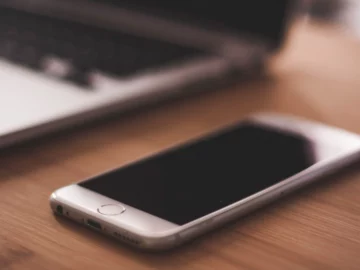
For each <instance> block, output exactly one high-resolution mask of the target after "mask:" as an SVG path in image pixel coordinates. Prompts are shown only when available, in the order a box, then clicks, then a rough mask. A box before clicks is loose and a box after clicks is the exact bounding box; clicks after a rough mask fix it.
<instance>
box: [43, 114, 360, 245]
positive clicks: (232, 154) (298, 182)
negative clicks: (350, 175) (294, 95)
mask: <svg viewBox="0 0 360 270" xmlns="http://www.w3.org/2000/svg"><path fill="white" fill-rule="evenodd" d="M359 157H360V137H359V136H358V135H356V134H352V133H350V132H347V131H344V130H341V129H337V128H333V127H328V126H325V125H322V124H318V123H314V122H310V121H307V120H304V119H300V118H295V117H292V116H285V115H279V114H257V115H251V116H249V117H248V118H247V119H245V120H243V121H241V122H239V123H237V124H235V125H232V126H230V127H227V128H224V129H221V130H219V131H217V132H214V133H211V134H209V135H208V136H205V137H202V138H199V139H195V140H192V141H190V142H188V143H185V144H182V145H179V146H176V147H173V148H171V149H167V150H165V151H163V152H161V153H158V154H155V155H152V156H150V157H147V158H144V159H141V160H139V161H136V162H132V163H130V164H127V165H126V166H123V167H121V168H117V169H114V170H111V171H109V172H106V173H104V174H101V175H98V176H95V177H92V178H91V179H87V180H85V181H82V182H80V183H76V184H73V185H70V186H66V187H63V188H61V189H59V190H57V191H55V192H54V193H53V194H52V195H51V197H50V202H51V203H50V204H51V208H52V210H53V211H54V212H55V213H56V214H58V215H61V216H64V217H67V218H70V219H72V220H74V221H76V222H78V223H81V224H83V225H85V226H87V227H90V228H92V229H94V230H96V231H99V232H101V233H104V234H106V235H109V236H112V237H115V238H117V239H119V240H121V241H123V242H125V243H128V244H130V245H132V246H135V247H138V248H141V249H149V250H163V249H169V248H172V247H175V246H178V245H180V244H182V243H184V242H186V241H189V240H191V239H193V238H195V237H197V236H199V235H202V234H204V233H205V232H207V231H209V230H213V229H214V228H216V227H218V226H221V225H223V224H225V223H227V222H229V221H231V220H234V219H236V218H239V217H240V216H242V215H244V214H246V213H249V212H250V211H252V210H254V209H256V208H259V207H261V206H263V205H265V204H268V203H270V202H271V201H274V200H275V199H277V198H279V197H281V196H283V195H284V194H287V193H289V192H292V191H294V190H296V189H298V188H300V187H302V186H304V185H306V184H309V183H311V182H313V181H315V180H317V179H320V178H321V177H322V176H324V175H326V174H329V173H331V172H334V171H335V170H338V169H340V168H342V167H344V166H346V165H349V164H350V163H352V162H354V161H355V160H357V159H359Z"/></svg>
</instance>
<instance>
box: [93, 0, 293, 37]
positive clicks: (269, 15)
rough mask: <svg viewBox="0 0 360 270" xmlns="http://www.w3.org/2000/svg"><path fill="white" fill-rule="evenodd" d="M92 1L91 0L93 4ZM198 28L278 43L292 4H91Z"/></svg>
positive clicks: (250, 0) (269, 0)
mask: <svg viewBox="0 0 360 270" xmlns="http://www.w3.org/2000/svg"><path fill="white" fill-rule="evenodd" d="M93 1H94V0H93ZM95 1H99V2H102V3H105V2H108V3H109V4H112V5H118V6H123V7H124V6H125V7H128V8H131V9H135V10H140V11H144V12H147V13H152V14H154V15H157V16H159V15H160V16H163V17H167V18H170V19H172V20H178V21H182V22H186V23H189V24H192V25H199V26H201V27H209V28H214V27H215V28H218V29H219V30H221V29H226V30H229V31H231V32H236V33H239V32H241V33H243V34H248V35H251V36H255V37H263V38H267V39H270V41H272V42H274V43H276V44H277V43H279V42H281V40H282V36H283V34H284V30H285V20H284V19H285V18H284V17H285V15H286V13H287V11H288V8H289V5H290V3H291V1H293V0H222V1H209V0H182V1H177V0H173V1H170V0H95Z"/></svg>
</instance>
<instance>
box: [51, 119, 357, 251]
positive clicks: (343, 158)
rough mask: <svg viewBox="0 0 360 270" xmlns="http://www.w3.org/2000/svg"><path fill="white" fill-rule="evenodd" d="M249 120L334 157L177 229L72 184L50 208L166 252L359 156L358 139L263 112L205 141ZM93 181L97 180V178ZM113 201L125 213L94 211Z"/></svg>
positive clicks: (58, 194) (55, 195)
mask: <svg viewBox="0 0 360 270" xmlns="http://www.w3.org/2000/svg"><path fill="white" fill-rule="evenodd" d="M249 121H250V122H251V123H254V124H256V125H261V126H268V127H271V128H275V129H278V130H282V131H284V132H287V133H295V134H299V135H301V136H305V137H307V138H308V139H310V140H311V141H313V142H314V144H315V145H316V147H317V148H318V149H319V151H317V150H316V149H315V152H316V153H315V154H318V155H321V154H322V151H321V149H323V148H324V146H325V147H326V150H329V149H330V148H331V147H336V149H335V148H334V150H333V151H334V155H333V157H331V158H329V159H325V160H323V161H320V162H318V163H316V164H315V165H313V166H311V167H310V168H308V169H306V170H304V171H302V172H300V173H299V174H296V175H294V176H292V177H290V178H287V179H285V180H283V181H281V182H279V183H277V184H275V185H273V186H271V187H269V188H267V189H264V190H261V191H259V192H257V193H255V194H253V195H251V196H249V197H247V198H245V199H242V200H240V201H238V202H236V203H234V204H232V205H229V206H227V207H225V208H222V209H220V210H218V211H215V212H213V213H211V214H209V215H206V216H203V217H201V218H199V219H197V220H194V221H192V222H190V223H187V224H185V225H182V226H180V225H177V224H173V223H171V222H169V221H166V220H163V219H161V218H158V217H155V216H153V215H150V214H148V213H145V212H143V211H140V210H138V209H135V208H133V207H131V206H129V205H126V204H123V203H121V202H117V201H115V200H112V199H110V198H107V197H105V196H103V195H101V194H98V193H95V192H93V191H90V190H87V189H85V188H83V187H81V186H79V185H77V184H74V185H70V186H67V187H64V188H61V189H59V190H57V191H55V192H54V193H53V194H52V196H51V199H50V201H51V207H52V209H53V210H54V211H55V212H56V206H57V205H62V206H63V207H65V208H66V209H67V211H71V216H72V218H73V219H75V220H76V221H78V222H80V223H84V220H86V219H89V218H91V219H94V220H95V221H98V222H100V223H101V224H102V226H103V230H102V232H103V233H106V234H110V235H113V234H114V233H119V231H121V232H120V233H121V234H123V235H124V234H125V235H130V236H131V237H132V238H136V239H137V242H138V243H137V245H138V246H139V247H142V248H147V249H166V248H169V247H172V246H176V245H178V244H180V243H182V242H184V241H187V240H189V239H191V238H193V237H195V236H197V235H200V234H202V233H204V232H206V231H209V230H211V229H213V228H214V227H217V226H220V225H222V224H224V223H226V222H227V221H228V220H231V219H235V218H237V217H239V216H241V215H243V214H245V213H248V212H249V211H252V210H254V209H256V208H258V207H261V206H262V205H264V204H267V203H269V202H270V201H273V200H275V199H277V198H278V197H281V196H283V195H284V194H286V193H289V192H291V191H292V190H295V189H297V188H300V187H301V186H304V185H306V184H308V183H310V182H312V181H315V180H316V179H318V178H319V177H321V176H323V175H325V174H327V173H331V172H332V171H334V170H336V169H339V168H341V167H343V166H345V165H347V164H349V163H351V162H353V161H355V160H356V159H358V158H359V157H360V137H359V136H357V135H355V134H352V133H350V132H347V131H344V130H341V129H338V128H334V127H328V126H325V125H322V124H319V123H314V122H311V121H308V120H304V119H301V118H296V117H292V116H284V115H279V114H269V113H263V114H257V115H252V116H250V117H248V118H246V119H244V120H243V121H241V122H240V123H239V122H238V123H236V124H234V125H230V126H228V127H226V128H222V129H220V130H219V131H217V132H213V133H211V134H209V135H208V136H205V137H206V138H208V137H211V136H216V135H217V134H219V133H223V132H227V131H229V130H231V129H232V128H235V127H236V126H238V125H239V124H241V123H245V122H249ZM202 139H204V137H202V138H197V139H194V140H190V141H188V142H187V143H185V144H181V145H177V146H175V147H170V148H169V149H166V150H164V151H162V152H160V153H159V154H156V155H150V156H149V157H147V158H143V159H141V160H140V161H135V162H132V163H129V164H127V165H125V166H122V168H123V167H126V166H130V165H133V164H136V163H137V162H141V161H144V160H145V161H146V159H148V158H154V157H156V156H157V155H161V154H163V153H167V152H168V151H176V148H178V147H183V146H184V145H187V144H192V143H196V142H197V141H199V140H202ZM334 142H336V144H334ZM117 169H118V168H117ZM102 175H103V174H102ZM95 177H101V175H99V176H95ZM114 203H115V204H121V205H123V206H124V207H125V208H126V211H125V212H124V213H123V214H121V215H117V216H104V215H101V214H100V213H99V212H98V211H97V209H98V207H100V206H101V205H106V204H114Z"/></svg>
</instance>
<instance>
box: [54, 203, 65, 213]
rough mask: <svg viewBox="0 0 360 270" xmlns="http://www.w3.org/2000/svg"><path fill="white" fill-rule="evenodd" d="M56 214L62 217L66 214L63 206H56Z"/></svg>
mask: <svg viewBox="0 0 360 270" xmlns="http://www.w3.org/2000/svg"><path fill="white" fill-rule="evenodd" d="M56 212H57V213H58V214H60V215H62V214H63V213H64V209H63V207H62V206H61V205H58V206H56Z"/></svg>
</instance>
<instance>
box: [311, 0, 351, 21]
mask: <svg viewBox="0 0 360 270" xmlns="http://www.w3.org/2000/svg"><path fill="white" fill-rule="evenodd" d="M310 2H311V3H310V9H309V13H310V15H311V16H312V18H313V19H316V20H326V21H333V20H337V19H338V18H339V15H340V14H341V12H342V10H344V9H345V7H346V6H347V1H344V0H312V1H310Z"/></svg>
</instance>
